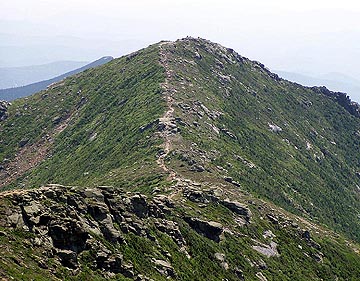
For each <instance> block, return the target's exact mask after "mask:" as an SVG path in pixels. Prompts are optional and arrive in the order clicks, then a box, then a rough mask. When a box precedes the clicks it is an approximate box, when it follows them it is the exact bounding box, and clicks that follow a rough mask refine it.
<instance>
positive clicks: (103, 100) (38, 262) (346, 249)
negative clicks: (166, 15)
mask: <svg viewBox="0 0 360 281" xmlns="http://www.w3.org/2000/svg"><path fill="white" fill-rule="evenodd" d="M359 112H360V111H359V106H358V105H357V104H355V103H352V102H351V101H350V100H349V99H348V98H347V97H346V95H345V94H342V93H333V92H330V91H328V90H327V89H325V88H309V87H303V86H301V85H299V84H295V83H291V82H288V81H286V80H283V79H280V78H279V77H278V76H277V75H276V74H273V73H271V72H270V71H269V70H267V69H266V68H265V67H264V66H263V65H262V64H260V63H258V62H254V61H250V60H249V59H247V58H245V57H242V56H240V55H239V54H237V53H236V52H234V51H233V50H232V49H228V48H225V47H223V46H220V45H218V44H215V43H212V42H210V41H207V40H204V39H194V38H185V39H181V40H178V41H176V42H160V43H158V44H155V45H152V46H149V47H148V48H146V49H143V50H140V51H138V52H135V53H132V54H130V55H128V56H124V57H122V58H119V59H115V60H113V61H111V62H109V63H107V64H105V65H103V66H100V67H97V68H95V69H90V70H87V71H85V72H83V73H80V74H78V75H75V76H72V77H69V78H67V79H65V80H63V81H61V82H59V83H57V84H54V85H52V86H51V87H49V88H48V89H47V90H44V91H41V92H39V93H37V94H35V95H33V96H30V97H28V98H24V99H18V100H15V101H14V102H13V103H12V104H11V105H10V104H7V103H0V120H1V121H0V140H1V141H0V167H1V168H0V190H2V191H3V192H1V193H0V249H1V251H2V253H4V254H3V255H2V256H1V257H0V278H6V279H7V278H10V279H15V280H29V279H35V280H42V279H51V280H58V279H60V280H64V279H67V280H103V279H114V280H144V281H145V280H166V279H173V280H262V281H264V280H290V279H292V280H358V279H360V271H359V269H360V254H359V242H360V220H359V216H360V203H359V202H360V201H359V199H360V187H359V186H360V176H359V172H360V167H359V166H360V163H359V145H360V118H359V116H360V113H359ZM6 279H5V280H6Z"/></svg>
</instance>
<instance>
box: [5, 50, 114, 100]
mask: <svg viewBox="0 0 360 281" xmlns="http://www.w3.org/2000/svg"><path fill="white" fill-rule="evenodd" d="M113 59H114V58H113V57H110V56H107V57H102V58H100V59H98V60H96V61H94V62H92V63H89V64H87V65H85V66H83V67H80V68H77V69H75V70H72V71H69V72H66V73H64V74H61V75H58V76H56V77H54V78H51V79H47V80H43V81H40V82H36V83H32V84H29V85H26V86H21V87H15V88H8V89H2V90H0V100H7V101H11V100H14V99H17V98H21V97H26V96H29V95H32V94H34V93H36V92H39V91H41V90H44V89H46V87H47V86H49V85H50V84H52V83H55V82H58V81H60V80H62V79H64V78H66V77H68V76H71V75H74V74H77V73H79V72H82V71H84V70H87V69H89V68H92V67H96V66H99V65H102V64H104V63H107V62H109V61H111V60H113ZM22 69H26V68H25V67H24V68H22ZM41 71H42V73H43V74H44V72H45V67H44V68H43V69H42V70H41ZM41 71H39V72H41Z"/></svg>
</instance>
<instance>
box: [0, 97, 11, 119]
mask: <svg viewBox="0 0 360 281" xmlns="http://www.w3.org/2000/svg"><path fill="white" fill-rule="evenodd" d="M10 105H11V103H9V102H7V101H0V122H1V121H4V120H5V119H6V118H8V116H9V113H8V112H7V110H8V107H9V106H10Z"/></svg>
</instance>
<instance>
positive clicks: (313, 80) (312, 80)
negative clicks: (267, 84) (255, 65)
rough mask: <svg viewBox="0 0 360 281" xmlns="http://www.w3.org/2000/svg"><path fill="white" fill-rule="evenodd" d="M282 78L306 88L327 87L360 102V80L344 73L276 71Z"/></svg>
mask: <svg viewBox="0 0 360 281" xmlns="http://www.w3.org/2000/svg"><path fill="white" fill-rule="evenodd" d="M275 72H276V73H278V74H279V75H280V76H281V77H283V78H285V79H288V80H291V81H294V82H297V83H300V84H302V85H306V86H326V87H327V88H329V89H331V90H333V91H340V92H345V93H347V94H348V95H349V96H350V98H351V99H352V100H354V101H356V102H360V80H357V79H355V78H353V77H351V76H348V75H344V74H342V73H335V72H332V73H328V74H324V75H319V76H315V75H306V74H300V73H294V72H287V71H280V70H276V71H275Z"/></svg>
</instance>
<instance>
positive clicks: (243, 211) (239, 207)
mask: <svg viewBox="0 0 360 281" xmlns="http://www.w3.org/2000/svg"><path fill="white" fill-rule="evenodd" d="M220 204H222V205H224V206H225V207H226V208H228V209H229V210H230V211H233V212H234V213H236V214H238V215H240V216H244V217H245V219H246V221H247V222H250V218H251V211H250V209H249V208H248V206H246V205H245V204H242V203H239V202H237V201H230V200H228V199H225V200H223V201H220Z"/></svg>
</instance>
